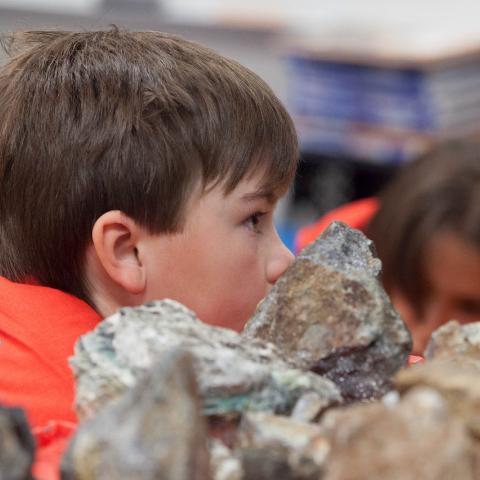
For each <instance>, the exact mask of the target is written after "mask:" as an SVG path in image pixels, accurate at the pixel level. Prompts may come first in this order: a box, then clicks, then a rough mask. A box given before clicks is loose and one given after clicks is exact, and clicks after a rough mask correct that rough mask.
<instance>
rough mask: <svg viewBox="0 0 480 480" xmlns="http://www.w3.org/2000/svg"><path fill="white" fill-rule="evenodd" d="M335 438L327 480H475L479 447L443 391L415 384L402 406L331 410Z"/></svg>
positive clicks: (329, 427)
mask: <svg viewBox="0 0 480 480" xmlns="http://www.w3.org/2000/svg"><path fill="white" fill-rule="evenodd" d="M321 427H322V428H323V429H324V431H325V434H327V435H328V437H329V439H330V442H331V454H330V456H329V457H328V459H327V462H326V469H325V476H324V480H418V479H422V480H452V479H462V480H474V479H476V478H480V477H479V475H480V471H478V465H476V463H475V462H476V460H475V456H476V454H475V447H474V445H473V443H472V440H471V438H470V437H469V435H468V434H467V433H466V431H465V429H464V426H463V425H462V422H461V421H460V420H458V419H457V418H456V417H454V416H452V415H450V413H449V409H448V407H447V405H446V402H445V401H444V399H443V397H442V395H440V394H439V393H438V392H436V391H434V390H431V389H428V388H416V389H414V390H412V391H411V392H409V393H408V394H407V395H406V396H405V397H404V398H402V399H401V400H400V401H399V402H398V404H397V405H386V404H384V403H382V402H375V403H371V404H363V405H362V404H360V405H355V406H351V407H349V408H345V409H335V410H332V411H330V412H327V413H326V414H325V416H324V417H323V418H322V422H321Z"/></svg>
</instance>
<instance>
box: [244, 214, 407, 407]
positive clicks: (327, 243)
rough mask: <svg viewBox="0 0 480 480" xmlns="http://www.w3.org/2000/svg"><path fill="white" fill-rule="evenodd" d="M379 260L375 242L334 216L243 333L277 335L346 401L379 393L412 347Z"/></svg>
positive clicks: (292, 356) (283, 348)
mask: <svg viewBox="0 0 480 480" xmlns="http://www.w3.org/2000/svg"><path fill="white" fill-rule="evenodd" d="M380 267H381V264H380V260H379V259H378V258H377V257H376V256H375V252H374V248H373V244H372V242H371V241H370V240H368V239H367V238H366V237H365V236H364V235H363V234H362V233H361V232H359V231H357V230H352V229H350V228H349V227H348V226H347V225H345V224H342V223H339V222H335V223H333V224H332V225H330V227H329V228H328V229H327V230H326V231H325V232H324V233H323V234H322V235H321V236H320V237H319V239H317V240H316V241H315V242H314V243H313V244H311V245H310V246H308V247H307V248H305V249H304V250H303V251H302V253H301V254H300V255H299V256H298V257H297V259H296V260H295V262H294V263H293V264H292V265H291V266H290V267H289V268H288V269H287V271H286V272H285V273H284V275H283V276H282V277H281V278H280V279H279V280H278V281H277V283H276V284H275V286H274V287H273V289H272V290H271V292H270V293H269V295H268V296H267V297H266V299H265V300H264V301H263V302H262V304H261V305H259V307H258V309H257V311H256V313H255V315H254V317H253V318H252V319H251V320H250V321H249V322H248V324H247V325H246V327H245V330H244V332H243V333H242V335H243V336H244V337H245V338H246V339H258V338H259V339H262V340H265V341H268V342H272V343H273V344H275V346H276V347H277V348H278V350H279V352H280V354H281V355H282V357H283V358H284V359H285V360H286V361H289V362H290V363H291V364H292V365H294V366H295V367H298V368H302V369H310V370H312V371H314V372H316V373H319V374H321V375H324V376H326V377H327V378H329V379H331V380H332V381H334V382H335V383H336V384H337V386H338V387H339V388H340V390H341V393H342V396H343V397H344V399H345V400H347V401H355V400H364V399H371V398H377V397H379V396H381V395H383V394H384V393H386V392H387V391H388V390H389V388H390V387H391V382H390V379H391V377H392V376H393V375H394V374H395V372H396V371H397V370H398V369H399V368H401V367H402V366H404V365H405V364H406V361H407V358H408V354H409V352H410V350H411V336H410V333H409V332H408V330H407V328H406V327H405V325H404V323H403V321H402V320H401V318H400V317H399V315H398V314H397V312H396V311H395V310H394V309H393V307H392V305H391V303H390V300H389V298H388V296H387V294H386V293H385V291H384V290H383V288H382V286H381V284H380V282H379V280H378V276H379V273H380Z"/></svg>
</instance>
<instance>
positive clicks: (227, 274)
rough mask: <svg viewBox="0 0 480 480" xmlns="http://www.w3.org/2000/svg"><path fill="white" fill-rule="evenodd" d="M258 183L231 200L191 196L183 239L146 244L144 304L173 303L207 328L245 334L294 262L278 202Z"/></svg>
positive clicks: (158, 238) (157, 238) (153, 239)
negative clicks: (278, 225) (277, 220)
mask: <svg viewBox="0 0 480 480" xmlns="http://www.w3.org/2000/svg"><path fill="white" fill-rule="evenodd" d="M259 180H260V177H259V176H257V177H253V178H249V179H245V180H243V181H241V182H240V183H239V184H238V186H237V187H236V188H235V189H234V190H233V191H232V192H231V193H230V194H228V195H226V196H225V195H224V193H223V190H222V188H221V187H220V186H218V187H215V188H214V189H212V190H210V191H208V192H206V193H202V194H199V193H195V194H192V198H191V201H190V204H189V206H187V212H186V221H185V226H184V229H183V231H182V232H181V233H176V234H169V235H165V234H161V235H150V236H147V238H146V240H145V242H146V243H145V245H144V247H146V248H144V252H146V253H145V255H146V256H145V262H146V265H147V266H148V268H147V271H148V273H147V275H148V278H147V292H146V297H147V298H146V299H145V301H149V300H154V299H161V298H172V299H174V300H177V301H179V302H181V303H183V304H184V305H186V306H187V307H189V308H190V309H192V310H193V311H194V312H195V313H196V314H197V316H198V318H199V319H200V320H202V321H204V322H206V323H209V324H212V325H217V326H224V327H228V328H232V329H234V330H241V329H242V328H243V326H244V324H245V323H246V321H247V320H248V319H249V318H250V316H251V315H252V314H253V312H254V310H255V307H256V306H257V304H258V302H259V301H260V300H261V299H262V298H263V297H264V296H265V295H266V293H267V292H268V291H269V288H270V287H271V286H272V285H273V284H274V283H275V281H276V280H277V279H278V277H279V276H280V275H281V274H282V273H283V272H284V271H285V270H286V268H287V267H288V266H289V265H290V263H291V262H292V261H293V255H292V254H291V253H290V251H289V250H288V249H287V248H286V247H285V245H284V244H283V243H282V242H281V240H280V238H279V237H278V234H277V232H276V229H275V227H274V223H273V211H274V208H275V205H276V202H277V199H276V198H273V197H269V196H268V195H264V194H263V193H262V192H261V191H259Z"/></svg>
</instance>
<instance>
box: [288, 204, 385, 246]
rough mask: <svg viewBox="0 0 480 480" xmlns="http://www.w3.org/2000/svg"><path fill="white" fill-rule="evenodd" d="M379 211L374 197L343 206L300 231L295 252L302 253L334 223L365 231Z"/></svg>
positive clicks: (296, 238) (296, 239)
mask: <svg viewBox="0 0 480 480" xmlns="http://www.w3.org/2000/svg"><path fill="white" fill-rule="evenodd" d="M377 210H378V200H377V199H376V198H374V197H369V198H362V199H361V200H356V201H354V202H350V203H347V204H345V205H342V206H340V207H338V208H335V209H334V210H332V211H330V212H328V213H326V214H325V215H324V216H323V217H320V219H319V220H317V221H316V222H315V223H312V224H311V225H307V226H306V227H303V228H301V229H300V230H299V232H298V233H297V235H296V237H295V251H296V252H300V251H301V250H302V249H303V248H304V247H306V246H307V245H308V244H309V243H311V242H313V241H314V240H316V238H317V237H318V236H319V235H320V234H321V233H322V232H323V231H324V230H325V229H326V228H327V227H328V226H329V225H330V224H331V223H332V222H334V221H336V220H339V221H341V222H343V223H346V224H347V225H348V226H349V227H352V228H357V229H359V230H364V229H365V228H366V227H367V226H368V222H369V221H370V220H371V218H372V217H373V215H375V213H376V211H377Z"/></svg>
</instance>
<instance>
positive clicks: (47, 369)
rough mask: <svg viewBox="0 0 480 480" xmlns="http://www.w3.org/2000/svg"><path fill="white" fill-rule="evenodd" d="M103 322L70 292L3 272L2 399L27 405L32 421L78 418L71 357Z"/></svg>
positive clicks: (0, 308) (0, 289)
mask: <svg viewBox="0 0 480 480" xmlns="http://www.w3.org/2000/svg"><path fill="white" fill-rule="evenodd" d="M99 321H100V316H99V315H98V314H97V313H96V312H95V311H94V310H93V309H92V308H91V307H90V306H89V305H87V304H86V303H85V302H83V301H81V300H79V299H77V298H75V297H73V296H71V295H68V294H66V293H63V292H61V291H59V290H55V289H52V288H47V287H42V286H38V285H26V284H19V283H13V282H10V281H8V280H6V279H5V278H2V277H0V403H3V404H7V405H13V406H20V407H22V408H24V409H25V411H26V414H27V417H28V420H29V421H30V424H31V425H32V426H42V425H45V424H47V423H48V422H49V421H50V420H66V421H71V422H75V421H76V417H75V414H74V411H73V408H72V406H73V399H74V378H73V373H72V371H71V370H70V367H69V365H68V357H69V356H71V355H72V354H73V348H74V345H75V342H76V341H77V339H78V337H79V336H80V335H83V334H84V333H86V332H88V331H89V330H91V329H93V328H94V327H95V326H96V325H97V323H98V322H99Z"/></svg>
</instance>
